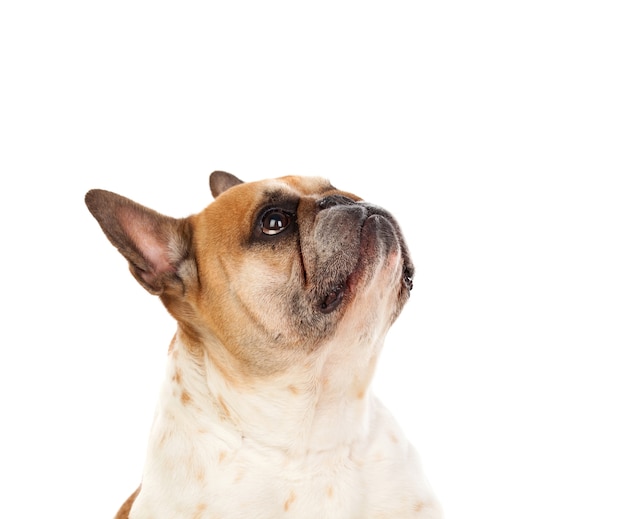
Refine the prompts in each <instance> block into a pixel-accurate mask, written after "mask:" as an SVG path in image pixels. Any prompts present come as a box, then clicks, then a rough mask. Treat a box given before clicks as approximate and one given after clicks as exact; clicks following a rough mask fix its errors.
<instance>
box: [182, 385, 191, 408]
mask: <svg viewBox="0 0 626 519" xmlns="http://www.w3.org/2000/svg"><path fill="white" fill-rule="evenodd" d="M180 401H181V402H182V403H183V405H187V404H188V403H189V402H191V396H190V395H189V393H187V391H185V390H184V389H183V392H182V393H181V394H180Z"/></svg>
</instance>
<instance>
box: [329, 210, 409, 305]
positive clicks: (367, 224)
mask: <svg viewBox="0 0 626 519" xmlns="http://www.w3.org/2000/svg"><path fill="white" fill-rule="evenodd" d="M401 249H402V247H401V244H400V241H399V239H398V236H397V233H396V231H395V228H394V226H393V224H392V223H391V222H390V220H388V219H387V218H386V217H385V216H383V215H381V214H372V215H370V216H368V217H367V218H366V219H365V221H364V222H363V226H362V228H361V239H360V243H359V247H358V250H357V251H355V254H356V255H357V257H358V260H357V262H356V266H355V267H354V269H353V270H352V271H351V272H349V273H347V274H346V275H345V277H344V278H340V279H339V281H338V282H337V283H335V284H334V285H333V286H332V288H331V290H330V291H329V292H327V293H326V294H325V295H324V296H323V298H322V300H321V303H320V311H321V312H322V313H324V314H330V313H332V312H334V311H335V310H338V309H339V308H340V307H341V306H342V303H344V302H347V301H349V300H350V299H352V298H353V296H354V294H356V293H357V292H358V290H359V289H360V287H361V286H362V285H363V284H366V283H367V282H368V281H369V280H370V279H371V278H372V277H373V276H374V274H375V272H376V269H377V268H379V266H380V265H381V263H383V262H384V260H385V259H386V258H388V257H389V255H390V254H393V252H394V251H398V250H401ZM402 255H403V258H402V261H404V262H405V263H407V262H408V257H405V253H404V251H402ZM403 282H405V280H402V279H398V280H397V283H403ZM392 283H393V280H392ZM407 293H408V290H407Z"/></svg>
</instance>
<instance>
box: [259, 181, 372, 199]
mask: <svg viewBox="0 0 626 519" xmlns="http://www.w3.org/2000/svg"><path fill="white" fill-rule="evenodd" d="M259 183H260V184H263V195H262V196H264V197H271V196H272V195H279V194H281V193H282V194H285V195H292V196H295V197H313V198H316V197H317V198H321V197H323V196H327V195H330V194H335V193H338V194H344V195H346V196H349V197H350V198H353V199H355V200H360V198H359V197H358V196H356V195H354V194H352V193H348V192H346V191H341V190H340V189H337V188H336V187H335V186H333V185H332V184H331V183H330V182H329V181H328V180H327V179H326V178H323V177H300V176H285V177H280V178H277V179H274V180H265V181H261V182H259Z"/></svg>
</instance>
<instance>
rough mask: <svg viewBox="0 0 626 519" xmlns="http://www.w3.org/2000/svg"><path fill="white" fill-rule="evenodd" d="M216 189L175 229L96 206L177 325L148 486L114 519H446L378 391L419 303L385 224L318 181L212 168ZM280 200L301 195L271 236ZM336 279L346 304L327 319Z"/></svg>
mask: <svg viewBox="0 0 626 519" xmlns="http://www.w3.org/2000/svg"><path fill="white" fill-rule="evenodd" d="M210 184H211V191H212V193H213V195H214V196H215V197H216V199H215V201H214V202H213V203H211V204H210V205H209V206H208V207H207V208H206V209H205V210H204V211H202V212H200V213H198V214H195V215H191V216H190V217H187V218H182V219H175V218H170V217H167V216H163V215H160V214H159V213H156V212H154V211H152V210H150V209H146V208H143V207H142V206H140V205H139V204H137V203H135V202H133V201H130V200H128V199H125V198H123V197H120V196H119V195H115V194H113V193H109V192H105V191H92V192H90V193H89V194H88V195H87V197H86V202H87V205H88V207H89V209H90V211H91V212H92V214H93V215H94V216H95V217H96V219H97V220H98V222H99V223H100V225H101V226H102V228H103V230H104V232H105V234H106V235H107V237H108V238H109V239H110V240H111V242H112V243H113V244H114V245H115V246H116V247H117V248H118V250H120V252H121V253H122V254H123V255H124V256H125V257H126V258H127V260H128V261H129V265H130V269H131V272H132V273H133V275H134V276H135V277H136V279H137V280H138V281H139V283H140V284H141V285H142V286H144V288H146V289H147V290H149V291H150V292H151V293H154V294H156V295H158V296H159V297H160V298H161V300H162V302H163V304H164V305H165V306H166V308H167V309H168V311H169V312H170V313H171V314H172V316H173V317H174V318H175V319H176V321H177V323H178V329H177V332H176V334H175V337H174V339H173V340H172V342H171V343H170V346H169V350H168V358H167V368H166V370H167V372H166V376H165V380H164V383H163V387H162V390H161V394H160V398H159V402H158V405H157V409H156V413H155V418H154V423H153V426H152V430H151V432H150V437H149V442H148V451H147V455H146V462H145V466H144V471H143V475H142V478H141V486H140V488H139V489H138V490H137V491H136V492H135V493H134V494H133V495H132V496H131V497H130V498H129V499H128V500H127V501H126V502H125V503H124V505H123V506H122V508H121V509H120V511H119V512H118V515H117V516H116V519H148V518H150V519H179V518H180V519H185V518H192V519H209V518H211V519H212V518H221V519H244V518H245V519H276V518H281V517H285V518H287V517H293V518H296V519H314V518H315V519H374V518H389V519H392V518H393V519H403V518H417V519H438V518H440V517H441V512H440V508H439V505H438V504H437V501H436V499H435V498H434V496H433V494H432V492H431V490H430V487H429V485H428V483H427V481H426V479H425V478H424V475H423V473H422V470H421V467H420V463H419V460H418V457H417V453H416V452H415V450H414V448H413V447H412V446H411V445H410V444H409V442H408V441H407V440H406V438H405V436H404V435H403V433H402V431H401V430H400V428H399V427H398V425H397V424H396V422H395V421H394V419H393V417H392V416H391V415H390V414H389V412H388V411H387V410H386V409H385V407H384V406H383V405H382V404H381V403H380V402H379V401H378V400H377V399H376V398H375V397H374V396H373V395H372V392H371V389H370V382H371V379H372V377H373V376H374V372H375V367H376V362H377V358H378V355H379V353H380V350H381V348H382V346H383V342H384V338H385V335H386V333H387V330H388V329H389V327H390V326H391V324H392V323H393V321H394V320H395V318H396V317H397V315H398V313H399V312H400V311H401V309H402V307H403V306H404V304H405V302H406V300H407V298H408V289H407V287H406V283H404V282H403V276H404V273H405V271H406V269H407V268H408V267H410V259H409V257H408V251H407V250H406V245H405V244H404V239H403V238H402V234H401V232H400V229H399V227H398V226H397V224H396V223H395V221H394V220H393V218H392V217H391V215H389V214H388V213H387V212H386V211H384V210H382V209H380V208H376V207H375V206H372V205H370V204H366V203H365V202H362V201H361V200H360V199H359V198H358V197H356V196H355V195H353V194H351V193H348V192H344V191H339V190H337V189H335V188H334V187H333V186H332V185H331V184H329V183H328V181H326V180H324V179H320V178H315V177H295V176H290V177H283V178H280V179H274V180H267V181H260V182H250V183H242V182H241V181H239V180H238V179H237V178H236V177H233V176H232V175H229V174H226V173H221V172H218V173H215V174H213V175H212V177H211V181H210ZM270 200H287V201H292V202H293V201H296V202H297V203H296V205H294V207H295V208H296V209H295V214H294V216H293V223H292V226H291V227H290V228H289V230H288V231H284V232H283V233H282V234H281V235H280V236H279V237H276V238H269V239H268V238H267V237H266V236H264V235H262V234H261V233H260V232H259V227H258V223H256V222H257V218H259V212H262V210H263V207H265V206H266V205H267V204H268V203H269V202H268V201H270ZM292 202H289V203H292ZM272 203H273V202H272ZM290 207H291V206H290ZM372 214H374V215H375V216H373V217H372V218H369V216H370V215H372ZM337 287H342V288H340V290H341V291H342V292H341V295H342V297H343V298H342V299H339V300H338V301H339V303H338V305H337V306H336V307H333V309H332V311H328V312H323V311H321V308H322V306H321V305H323V304H324V303H325V301H326V300H327V297H328V294H329V293H330V292H332V291H333V290H339V289H338V288H337ZM328 301H332V298H331V299H328Z"/></svg>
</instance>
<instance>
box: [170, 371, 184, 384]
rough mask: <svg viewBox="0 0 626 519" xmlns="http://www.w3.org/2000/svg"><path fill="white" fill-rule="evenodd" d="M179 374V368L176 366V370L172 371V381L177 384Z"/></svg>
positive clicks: (179, 378) (179, 377)
mask: <svg viewBox="0 0 626 519" xmlns="http://www.w3.org/2000/svg"><path fill="white" fill-rule="evenodd" d="M181 378H182V377H181V374H180V369H179V368H176V370H175V371H174V375H172V381H174V382H176V383H177V384H180V380H181Z"/></svg>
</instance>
